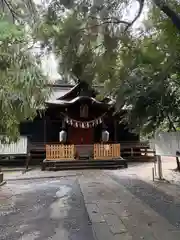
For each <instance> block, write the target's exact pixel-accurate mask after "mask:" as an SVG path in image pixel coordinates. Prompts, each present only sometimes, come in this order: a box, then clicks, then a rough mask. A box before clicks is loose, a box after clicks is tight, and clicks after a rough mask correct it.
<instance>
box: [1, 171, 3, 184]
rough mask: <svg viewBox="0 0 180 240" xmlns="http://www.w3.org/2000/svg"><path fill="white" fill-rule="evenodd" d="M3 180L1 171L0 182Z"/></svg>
mask: <svg viewBox="0 0 180 240" xmlns="http://www.w3.org/2000/svg"><path fill="white" fill-rule="evenodd" d="M1 182H3V173H2V172H0V183H1Z"/></svg>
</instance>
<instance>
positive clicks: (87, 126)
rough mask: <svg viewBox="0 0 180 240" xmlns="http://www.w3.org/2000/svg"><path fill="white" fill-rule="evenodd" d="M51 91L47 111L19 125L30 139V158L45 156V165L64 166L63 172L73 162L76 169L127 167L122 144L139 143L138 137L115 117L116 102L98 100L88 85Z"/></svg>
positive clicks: (65, 86) (97, 93)
mask: <svg viewBox="0 0 180 240" xmlns="http://www.w3.org/2000/svg"><path fill="white" fill-rule="evenodd" d="M51 88H52V95H51V97H50V98H49V99H48V100H47V102H46V109H45V110H43V111H41V112H40V110H39V112H40V113H39V114H38V115H37V117H36V118H35V119H34V120H33V121H32V122H30V121H26V122H23V123H21V124H20V133H21V135H25V136H28V146H29V149H30V150H29V151H30V152H31V156H32V157H33V156H35V158H37V156H42V155H43V154H44V155H43V156H44V159H45V160H44V163H46V165H49V164H50V165H51V166H54V167H55V166H56V167H57V164H61V169H63V168H64V169H65V168H67V166H70V164H71V166H72V162H73V164H74V165H75V166H77V168H82V167H83V166H84V165H83V164H85V163H86V165H90V163H91V166H93V167H95V165H98V166H99V165H100V166H102V165H103V164H105V165H106V166H107V163H108V162H109V165H108V166H116V167H119V166H122V165H123V166H127V164H126V162H125V161H124V160H123V159H122V158H121V147H120V144H121V143H127V142H139V136H137V135H135V134H133V133H131V132H130V131H129V130H128V128H127V126H125V125H123V124H119V117H120V116H119V115H113V113H114V104H115V102H114V101H113V100H112V99H110V98H108V97H106V98H104V99H102V100H101V101H100V100H98V95H99V91H98V88H97V87H94V88H91V87H89V85H88V84H87V83H86V82H80V83H78V84H77V85H75V86H73V85H67V84H66V85H65V84H61V85H58V84H56V85H55V84H54V85H52V86H51ZM122 114H123V111H122ZM38 154H39V155H38ZM69 162H71V163H70V164H69ZM104 162H105V163H104ZM62 164H63V166H62ZM82 165H83V166H82ZM108 166H107V167H108Z"/></svg>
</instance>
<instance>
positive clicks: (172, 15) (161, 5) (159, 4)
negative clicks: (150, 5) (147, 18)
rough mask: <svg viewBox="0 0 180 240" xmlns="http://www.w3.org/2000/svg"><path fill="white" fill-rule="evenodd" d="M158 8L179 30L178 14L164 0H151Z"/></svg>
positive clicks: (179, 19)
mask: <svg viewBox="0 0 180 240" xmlns="http://www.w3.org/2000/svg"><path fill="white" fill-rule="evenodd" d="M153 2H154V3H155V4H156V6H157V7H158V8H160V9H161V11H162V12H163V13H165V14H166V16H168V17H169V18H170V19H171V21H172V22H173V23H174V25H175V26H176V27H177V29H178V30H180V16H179V15H178V14H177V13H176V12H175V11H174V10H172V9H171V7H169V6H168V4H166V1H165V0H153Z"/></svg>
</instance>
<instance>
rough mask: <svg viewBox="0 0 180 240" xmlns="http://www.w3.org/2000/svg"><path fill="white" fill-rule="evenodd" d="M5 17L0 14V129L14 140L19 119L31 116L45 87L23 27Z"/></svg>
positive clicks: (41, 103)
mask: <svg viewBox="0 0 180 240" xmlns="http://www.w3.org/2000/svg"><path fill="white" fill-rule="evenodd" d="M6 19H7V18H6ZM6 19H5V18H3V17H1V18H0V76H1V78H0V111H1V114H0V115H1V118H0V132H1V135H3V134H4V135H7V136H8V137H9V138H10V139H11V140H15V139H17V137H18V134H19V123H20V122H21V121H24V120H27V119H33V117H34V116H35V115H36V114H37V109H40V108H42V107H43V106H44V101H45V98H46V97H47V96H48V90H47V88H46V86H45V85H46V84H47V79H46V77H45V76H44V75H43V73H42V71H41V69H40V65H39V62H38V59H37V58H36V56H35V55H33V54H32V53H31V52H30V51H29V50H28V44H27V39H26V33H25V31H24V28H23V27H22V26H17V25H15V24H13V23H11V22H9V21H7V20H6Z"/></svg>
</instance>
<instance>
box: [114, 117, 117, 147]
mask: <svg viewBox="0 0 180 240" xmlns="http://www.w3.org/2000/svg"><path fill="white" fill-rule="evenodd" d="M114 142H115V143H117V120H114Z"/></svg>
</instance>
